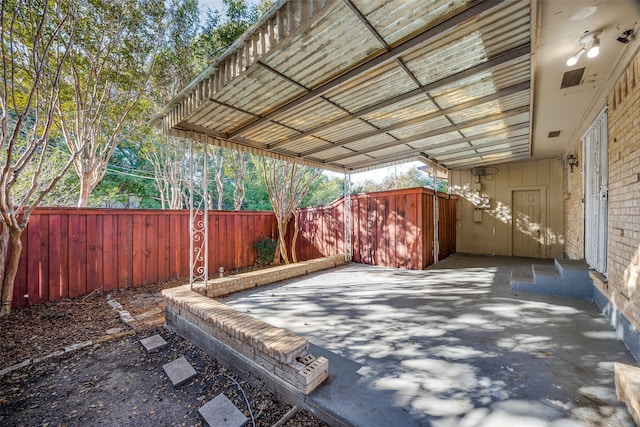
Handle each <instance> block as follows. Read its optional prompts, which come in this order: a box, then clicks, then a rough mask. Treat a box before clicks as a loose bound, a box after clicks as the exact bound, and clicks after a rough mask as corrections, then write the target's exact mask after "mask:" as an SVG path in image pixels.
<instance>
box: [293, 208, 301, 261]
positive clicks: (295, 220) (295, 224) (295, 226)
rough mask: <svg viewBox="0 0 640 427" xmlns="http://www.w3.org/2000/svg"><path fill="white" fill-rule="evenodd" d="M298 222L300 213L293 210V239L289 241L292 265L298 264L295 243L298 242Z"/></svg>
mask: <svg viewBox="0 0 640 427" xmlns="http://www.w3.org/2000/svg"><path fill="white" fill-rule="evenodd" d="M299 222H300V212H298V210H297V209H294V210H293V238H292V239H291V259H292V261H293V262H294V263H296V262H298V256H297V254H296V242H297V241H298V224H299Z"/></svg>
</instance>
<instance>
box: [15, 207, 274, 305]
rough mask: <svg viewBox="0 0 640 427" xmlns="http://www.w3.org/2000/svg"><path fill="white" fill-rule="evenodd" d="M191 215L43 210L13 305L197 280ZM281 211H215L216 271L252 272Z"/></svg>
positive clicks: (29, 235) (26, 244)
mask: <svg viewBox="0 0 640 427" xmlns="http://www.w3.org/2000/svg"><path fill="white" fill-rule="evenodd" d="M189 236H190V233H189V211H168V210H113V209H67V208H40V209H36V210H35V211H34V212H33V214H32V215H31V219H30V221H29V225H28V227H27V229H26V230H25V232H24V233H23V234H22V243H23V248H22V253H21V256H20V264H19V267H18V273H17V276H16V281H15V286H14V292H13V306H14V307H17V306H23V305H26V304H28V303H38V302H44V301H52V300H56V299H60V298H66V297H74V296H79V295H85V294H88V293H90V292H92V291H93V290H95V289H104V290H112V289H117V288H122V287H127V286H136V285H141V284H144V283H154V282H162V281H166V280H170V279H175V278H178V277H186V276H189ZM263 237H271V238H275V237H276V226H275V217H274V215H273V212H220V211H216V212H209V269H210V272H214V271H217V269H218V268H219V267H223V268H224V269H225V270H230V269H234V268H242V267H248V266H250V265H252V264H254V263H255V261H256V257H257V254H256V251H255V250H254V249H253V243H254V242H256V241H257V240H260V239H261V238H263Z"/></svg>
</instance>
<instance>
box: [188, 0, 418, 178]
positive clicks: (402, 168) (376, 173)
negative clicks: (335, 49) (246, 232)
mask: <svg viewBox="0 0 640 427" xmlns="http://www.w3.org/2000/svg"><path fill="white" fill-rule="evenodd" d="M248 3H249V5H252V4H255V3H256V1H255V0H248ZM200 7H201V13H202V19H204V17H206V13H205V12H204V10H205V7H208V8H209V9H211V10H212V11H214V10H218V11H219V12H220V15H222V16H224V13H225V11H226V8H225V6H224V3H223V2H222V0H200ZM422 165H423V163H421V162H409V163H404V164H402V165H397V166H390V167H388V168H381V169H376V170H373V171H368V172H361V173H357V174H352V175H351V182H353V183H354V184H361V183H362V182H364V181H365V180H371V181H373V182H376V183H380V182H382V180H384V178H385V177H387V176H389V175H391V174H394V173H396V172H397V173H398V174H400V173H403V172H406V171H408V170H409V169H411V168H412V167H414V166H415V167H417V166H422ZM325 175H327V176H339V177H343V176H344V174H339V173H335V172H325Z"/></svg>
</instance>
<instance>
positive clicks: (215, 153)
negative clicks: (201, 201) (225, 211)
mask: <svg viewBox="0 0 640 427" xmlns="http://www.w3.org/2000/svg"><path fill="white" fill-rule="evenodd" d="M207 155H208V157H209V160H211V164H212V166H213V168H212V169H213V174H214V178H215V180H216V193H217V194H218V210H219V211H220V210H222V197H223V195H224V181H223V178H224V163H225V162H224V148H222V147H212V148H209V149H208V150H207ZM208 184H209V183H204V184H203V185H205V186H207V188H208ZM209 203H211V206H209V208H210V209H213V197H212V198H210V199H209Z"/></svg>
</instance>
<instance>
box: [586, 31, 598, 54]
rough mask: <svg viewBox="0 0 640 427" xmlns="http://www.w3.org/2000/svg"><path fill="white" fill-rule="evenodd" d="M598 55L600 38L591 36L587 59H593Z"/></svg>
mask: <svg viewBox="0 0 640 427" xmlns="http://www.w3.org/2000/svg"><path fill="white" fill-rule="evenodd" d="M599 54H600V38H599V37H598V35H597V34H594V35H593V38H592V43H591V48H590V49H589V52H587V58H595V57H596V56H598V55H599Z"/></svg>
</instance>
